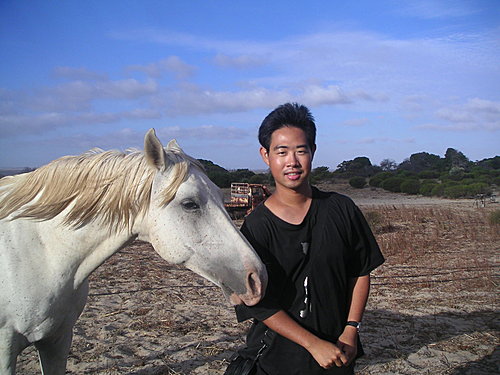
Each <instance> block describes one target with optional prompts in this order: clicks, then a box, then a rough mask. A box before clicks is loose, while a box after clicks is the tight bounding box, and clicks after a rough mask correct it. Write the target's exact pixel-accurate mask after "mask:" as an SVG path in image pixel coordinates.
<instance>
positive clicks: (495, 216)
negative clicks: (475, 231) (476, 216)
mask: <svg viewBox="0 0 500 375" xmlns="http://www.w3.org/2000/svg"><path fill="white" fill-rule="evenodd" d="M489 222H490V224H491V225H500V210H495V211H493V212H492V213H490V217H489Z"/></svg>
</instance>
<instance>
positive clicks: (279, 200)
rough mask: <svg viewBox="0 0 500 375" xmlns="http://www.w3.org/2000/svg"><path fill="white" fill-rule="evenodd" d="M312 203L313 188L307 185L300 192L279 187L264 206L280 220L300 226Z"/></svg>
mask: <svg viewBox="0 0 500 375" xmlns="http://www.w3.org/2000/svg"><path fill="white" fill-rule="evenodd" d="M311 201H312V188H311V186H310V185H309V184H307V186H304V187H303V188H302V189H300V190H293V189H287V188H284V187H279V186H277V187H276V190H275V192H274V193H273V195H271V197H270V198H269V199H268V200H267V201H266V202H265V203H264V204H265V205H266V206H267V208H269V209H270V210H271V212H272V213H274V214H275V215H276V216H278V217H279V218H280V219H282V220H284V221H286V222H289V223H291V224H300V223H302V221H303V220H304V217H305V216H306V215H307V212H308V211H309V207H310V206H311Z"/></svg>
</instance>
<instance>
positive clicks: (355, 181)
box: [349, 176, 366, 189]
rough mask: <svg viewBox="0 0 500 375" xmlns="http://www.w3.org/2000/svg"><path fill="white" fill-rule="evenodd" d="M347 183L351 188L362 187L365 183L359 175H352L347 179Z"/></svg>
mask: <svg viewBox="0 0 500 375" xmlns="http://www.w3.org/2000/svg"><path fill="white" fill-rule="evenodd" d="M349 185H351V186H352V187H353V188H356V189H362V188H364V187H365V185H366V180H365V178H364V177H360V176H357V177H353V178H351V179H350V180H349Z"/></svg>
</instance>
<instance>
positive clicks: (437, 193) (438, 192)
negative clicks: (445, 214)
mask: <svg viewBox="0 0 500 375" xmlns="http://www.w3.org/2000/svg"><path fill="white" fill-rule="evenodd" d="M444 189H445V186H444V185H443V184H437V185H436V186H434V187H433V188H432V190H431V195H432V196H433V197H442V196H443V195H444Z"/></svg>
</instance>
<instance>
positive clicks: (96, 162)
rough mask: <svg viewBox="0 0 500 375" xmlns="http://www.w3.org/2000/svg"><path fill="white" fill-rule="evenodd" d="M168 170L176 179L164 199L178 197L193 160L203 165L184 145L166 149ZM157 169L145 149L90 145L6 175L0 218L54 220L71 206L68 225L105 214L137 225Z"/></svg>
mask: <svg viewBox="0 0 500 375" xmlns="http://www.w3.org/2000/svg"><path fill="white" fill-rule="evenodd" d="M165 152H166V154H167V158H166V160H168V161H169V163H168V165H167V167H166V172H167V173H170V174H171V180H172V183H171V184H170V185H169V186H168V187H167V188H166V189H165V190H164V191H163V192H162V204H164V205H166V204H168V203H169V202H170V201H171V200H172V199H174V197H175V194H176V192H177V189H178V188H179V186H180V185H181V184H182V183H183V182H184V181H185V179H186V178H187V174H188V170H189V166H190V165H194V166H195V167H198V168H199V169H201V170H203V167H202V166H201V164H200V163H199V162H198V161H197V160H196V159H193V158H191V157H190V156H188V155H186V154H184V152H182V150H181V149H180V148H175V147H173V148H170V147H169V148H168V149H165ZM156 172H157V169H155V168H154V167H152V166H151V165H150V164H149V163H148V161H147V160H146V157H145V155H144V153H143V152H141V151H136V150H130V151H127V152H120V151H103V150H99V149H93V150H90V151H88V152H86V153H84V154H82V155H79V156H64V157H62V158H59V159H56V160H54V161H52V162H51V163H49V164H47V165H44V166H43V167H40V168H38V169H36V170H35V171H33V172H30V173H25V174H21V175H17V176H12V177H5V178H3V179H0V219H4V218H6V217H7V216H9V215H11V214H14V215H13V217H12V218H11V219H12V220H15V219H18V218H29V219H34V220H40V221H44V220H50V219H53V218H54V217H55V216H57V215H59V214H60V213H61V212H63V211H64V210H66V209H68V212H67V213H66V216H65V218H64V224H66V225H70V226H74V227H81V226H84V225H85V224H87V223H89V222H91V221H93V220H96V219H99V220H102V222H103V223H104V224H105V225H107V226H108V227H109V228H110V229H120V228H122V229H123V228H129V229H130V228H131V227H132V222H133V220H134V218H135V217H136V216H137V215H138V214H140V213H143V212H145V211H146V209H147V207H148V205H149V202H150V199H151V187H152V183H153V179H154V176H155V174H156Z"/></svg>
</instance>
